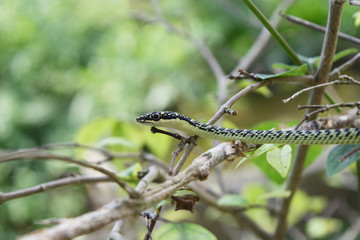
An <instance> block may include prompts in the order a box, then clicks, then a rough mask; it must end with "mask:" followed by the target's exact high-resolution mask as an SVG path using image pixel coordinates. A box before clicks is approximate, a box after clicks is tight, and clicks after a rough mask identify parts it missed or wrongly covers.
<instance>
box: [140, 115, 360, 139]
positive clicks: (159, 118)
mask: <svg viewBox="0 0 360 240" xmlns="http://www.w3.org/2000/svg"><path fill="white" fill-rule="evenodd" d="M136 121H137V122H138V123H140V124H144V125H149V126H154V127H166V128H174V129H178V130H181V131H184V132H186V133H187V134H189V135H198V136H200V137H205V138H211V139H217V140H221V141H235V140H240V141H242V142H246V143H255V144H265V143H274V144H304V145H316V144H360V128H342V129H330V130H278V131H275V130H270V131H266V130H246V129H231V128H222V127H217V126H213V125H207V124H203V123H200V122H198V121H195V120H194V119H191V118H189V117H187V116H185V115H182V114H180V113H176V112H167V111H166V112H151V113H147V114H145V115H142V116H140V117H138V118H136Z"/></svg>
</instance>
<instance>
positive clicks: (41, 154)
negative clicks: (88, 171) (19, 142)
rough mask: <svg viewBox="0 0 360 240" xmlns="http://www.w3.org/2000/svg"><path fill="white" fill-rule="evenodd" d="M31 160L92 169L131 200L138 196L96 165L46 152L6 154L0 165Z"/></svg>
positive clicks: (1, 158) (107, 171) (114, 175)
mask: <svg viewBox="0 0 360 240" xmlns="http://www.w3.org/2000/svg"><path fill="white" fill-rule="evenodd" d="M31 158H35V159H36V158H38V159H43V160H51V159H56V160H61V161H65V162H70V163H75V164H77V165H80V166H83V167H87V168H92V169H94V170H96V171H98V172H101V173H103V174H105V175H106V176H108V177H109V178H110V179H112V180H113V181H114V182H115V183H117V184H118V185H119V186H120V187H121V188H123V189H124V190H125V191H126V192H127V193H128V194H129V196H130V197H131V198H137V197H138V196H139V194H138V193H137V192H136V191H135V190H134V189H133V188H131V187H130V186H128V185H127V184H126V183H125V182H124V181H123V180H121V179H120V178H118V177H117V176H116V174H115V173H113V172H111V171H109V170H107V169H105V168H103V167H100V166H98V165H95V164H92V163H89V162H86V161H80V160H76V159H74V158H71V157H67V156H63V155H58V154H53V153H48V152H44V151H36V152H35V151H29V152H24V151H19V152H14V153H13V154H6V155H3V156H0V163H3V162H9V161H14V160H20V159H31Z"/></svg>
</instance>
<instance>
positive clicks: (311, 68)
mask: <svg viewBox="0 0 360 240" xmlns="http://www.w3.org/2000/svg"><path fill="white" fill-rule="evenodd" d="M244 2H246V3H249V1H244ZM244 2H243V1H235V0H226V1H221V0H213V1H204V0H202V1H190V0H183V1H155V0H154V1H125V0H80V1H68V0H62V1H43V0H37V1H21V0H11V1H10V0H4V1H0V49H1V50H0V151H1V154H3V155H2V157H0V161H1V160H3V159H5V157H4V156H5V155H4V154H6V153H8V152H10V151H12V150H17V149H27V148H36V147H38V146H41V145H48V144H53V143H62V142H76V143H78V144H84V145H86V146H87V147H79V146H61V147H54V148H52V147H50V148H49V149H48V148H46V149H35V151H36V152H37V153H39V154H48V153H49V152H51V154H57V156H60V155H61V156H70V157H71V158H74V159H77V160H81V161H89V162H93V163H96V164H98V163H99V162H101V164H98V165H97V166H104V167H105V166H106V167H109V168H110V169H111V171H113V172H115V173H116V175H115V176H117V177H118V178H119V179H120V180H121V181H124V182H126V183H127V184H128V185H129V186H131V187H133V188H135V187H136V186H137V184H138V182H139V175H141V176H142V174H143V175H146V173H147V170H148V167H149V166H150V165H153V163H154V162H160V164H158V165H157V166H161V167H163V166H164V165H165V166H168V164H170V161H171V158H172V152H174V151H176V149H177V144H178V141H177V140H175V139H173V138H170V137H169V136H166V135H163V134H151V133H150V129H149V128H148V127H145V126H140V125H138V124H137V123H136V121H135V118H136V117H137V116H139V115H140V114H143V113H145V112H150V111H154V110H171V111H177V112H181V113H184V114H186V115H188V116H190V117H192V118H194V119H196V120H199V121H201V122H207V120H209V119H210V118H211V117H212V116H214V114H215V113H216V112H217V111H218V110H219V107H220V106H221V105H222V104H223V103H224V101H227V100H228V99H230V98H231V97H232V96H234V95H235V94H236V93H238V92H239V91H241V90H242V89H244V88H246V87H248V86H250V85H251V84H254V82H255V83H258V84H262V83H265V82H266V83H268V82H269V83H270V82H271V81H273V80H274V79H275V80H274V82H272V83H273V84H272V85H270V84H264V85H263V86H262V87H261V88H258V89H256V91H254V92H253V93H251V94H248V95H246V96H244V97H242V98H240V99H238V101H236V103H235V104H234V105H233V106H230V107H231V110H236V111H237V113H238V115H237V116H231V115H224V116H225V117H224V119H223V121H222V122H220V121H219V122H218V123H217V124H222V125H223V126H225V127H231V128H249V129H271V128H273V127H276V128H286V127H291V126H295V125H296V124H297V123H299V122H300V120H301V119H302V118H303V116H304V114H305V112H304V111H298V110H297V106H298V105H306V104H307V102H308V99H307V98H308V94H307V93H304V94H301V95H300V96H299V97H297V98H295V99H294V100H292V101H290V102H289V103H287V104H284V103H283V102H282V101H281V100H283V99H286V98H288V97H290V96H291V95H292V94H294V93H296V92H297V91H299V90H301V89H303V88H306V87H309V86H310V84H309V82H310V81H303V82H302V83H301V82H300V81H299V82H297V83H295V84H293V83H288V82H286V81H284V82H281V78H284V79H285V78H287V77H304V76H308V75H314V74H315V73H316V71H317V69H318V68H319V64H320V62H321V61H320V55H321V50H322V46H323V39H324V33H320V32H316V31H314V30H312V29H308V28H306V27H303V26H299V25H296V24H294V23H291V22H289V21H286V20H285V19H282V20H281V21H280V23H279V24H278V25H277V26H276V27H275V28H276V29H277V31H278V32H279V33H280V35H281V36H282V38H283V40H284V41H285V42H284V43H281V44H280V45H279V44H278V42H277V41H279V39H280V38H281V37H280V36H278V35H277V36H274V37H270V40H269V42H268V43H267V44H265V45H264V48H263V49H262V51H261V52H260V53H259V54H258V55H257V56H256V57H253V56H249V55H248V54H249V52H248V51H249V49H251V47H252V46H253V44H254V42H255V41H256V39H257V37H258V36H259V34H260V31H261V29H262V27H263V25H262V23H261V22H260V21H259V19H258V18H257V17H256V16H255V15H254V14H253V12H252V11H251V10H250V9H249V8H248V7H247V5H246V4H245V3H244ZM281 2H282V1H280V0H266V1H260V0H257V1H253V3H254V4H255V5H256V6H257V8H258V9H259V10H260V11H261V13H262V14H263V15H264V16H265V17H266V18H268V19H270V18H271V16H272V15H276V14H277V13H274V10H275V9H276V8H277V7H278V4H283V5H284V6H285V3H281ZM284 2H285V1H284ZM283 13H286V14H289V15H294V16H297V17H299V18H303V19H306V20H308V21H310V22H313V23H316V24H319V25H322V26H326V24H327V15H328V3H327V2H326V1H313V0H299V1H294V2H293V3H291V4H290V5H289V7H288V8H287V9H286V8H284V9H283ZM340 31H341V32H343V33H346V34H348V35H351V36H354V37H359V36H360V29H359V9H358V8H357V7H355V6H350V5H349V4H348V3H345V4H344V8H343V10H342V22H341V26H340ZM275 39H277V40H275ZM284 44H285V45H284ZM286 47H291V49H292V50H293V51H294V52H295V53H296V55H293V54H294V52H292V51H291V50H290V49H285V50H284V48H286ZM358 48H359V46H358V45H356V44H354V43H349V42H348V41H346V40H341V39H339V41H338V45H337V48H336V49H337V50H336V53H337V54H336V55H335V56H334V57H333V58H332V60H333V61H334V62H335V63H334V66H333V68H335V67H339V66H341V65H342V64H344V62H346V61H348V60H350V59H352V58H353V57H354V56H355V54H358V50H357V49H358ZM208 50H210V55H209V52H208ZM244 56H246V57H247V58H253V59H254V61H252V63H250V64H249V65H248V66H246V67H245V69H243V70H245V71H246V72H247V73H253V76H254V78H256V79H255V80H256V81H254V79H251V77H249V76H248V77H246V78H245V79H240V80H239V79H236V78H237V77H238V74H239V73H238V72H237V70H238V69H237V68H236V67H235V66H237V64H238V63H239V61H241V60H244V59H243V57H244ZM211 59H214V61H215V62H214V61H212V60H211ZM300 60H301V61H302V62H303V63H304V64H300ZM357 62H358V60H357ZM357 64H358V63H357ZM214 66H217V67H218V68H219V69H220V70H221V71H216V67H214ZM222 74H223V75H224V76H223V78H221V75H222ZM341 74H348V75H349V76H352V77H353V78H354V79H355V80H358V79H359V77H358V76H359V74H360V73H359V71H358V67H352V68H350V69H349V70H348V71H342V72H341ZM227 75H232V76H233V77H234V78H235V79H230V78H227V77H225V76H227ZM336 77H337V76H336ZM279 79H280V80H279ZM335 79H338V78H334V79H330V80H335ZM312 80H314V79H312ZM267 81H268V82H267ZM221 82H222V83H221ZM224 82H225V83H224ZM359 89H360V88H359V86H354V85H345V86H335V87H334V88H333V89H332V90H330V91H327V93H326V94H327V95H326V97H327V98H328V99H330V102H327V100H323V103H324V104H327V103H332V102H331V101H333V102H336V103H339V102H355V101H359ZM221 97H224V99H223V100H221V102H219V100H218V98H220V99H221ZM339 110H341V111H342V113H344V114H345V113H346V111H347V110H348V109H346V108H341V109H340V108H336V110H331V111H329V112H326V113H324V114H323V115H321V116H325V117H328V116H331V115H337V114H339V113H338V112H337V111H339ZM89 146H91V147H96V148H102V149H105V150H106V152H105V153H104V152H101V151H100V152H97V150H96V149H95V150H94V149H92V150H91V149H89ZM213 146H214V144H213V142H212V141H211V140H208V139H199V140H198V141H197V147H196V149H195V150H194V151H192V152H191V154H190V156H189V158H188V160H187V162H186V163H185V165H184V167H183V168H182V169H185V168H186V167H187V166H189V164H190V163H191V161H192V160H193V159H195V158H196V157H197V156H199V155H200V154H201V153H203V152H205V151H207V150H208V149H210V148H212V147H213ZM356 147H358V146H353V145H351V146H347V147H344V146H335V147H334V146H332V149H331V150H330V155H329V158H328V159H327V162H326V158H327V153H328V152H329V151H328V149H329V148H325V147H320V146H311V147H310V149H309V151H308V152H307V155H306V159H305V160H304V168H305V171H306V172H305V173H303V174H302V175H303V178H302V180H301V181H302V182H301V183H300V186H298V187H297V188H296V189H298V190H297V191H296V193H294V194H291V196H293V197H292V200H291V203H290V204H289V205H290V209H289V212H288V214H287V216H288V217H287V222H288V228H287V231H286V238H287V239H298V238H297V237H296V234H299V233H301V235H302V236H304V237H308V238H310V239H315V238H316V239H337V238H339V237H340V236H344V235H345V234H346V233H347V232H351V231H354V229H353V228H352V226H353V225H354V224H355V220H356V219H359V213H358V210H356V211H355V209H358V205H357V204H358V202H359V201H360V200H359V199H357V198H356V197H357V192H356V188H357V187H358V186H357V185H355V182H356V181H353V180H354V179H355V178H356V177H358V175H357V173H356V168H355V162H356V164H358V160H359V158H360V157H359V152H357V153H355V154H353V155H351V156H349V157H348V158H346V159H345V160H344V161H342V162H340V161H338V159H339V158H341V157H343V156H344V155H345V154H346V153H348V152H349V151H351V150H353V149H355V148H356ZM296 149H297V148H296V146H289V145H285V146H277V145H275V146H269V145H263V146H262V147H260V148H258V149H257V150H256V151H252V155H251V153H246V154H247V157H248V159H247V161H242V162H241V164H239V161H241V160H239V159H240V158H238V159H236V160H234V161H233V162H231V163H230V162H229V163H223V164H222V165H220V167H219V169H218V170H219V171H218V173H215V171H212V172H211V173H210V175H209V176H208V179H207V181H205V182H204V184H205V185H206V188H209V189H211V190H212V191H213V193H215V195H216V196H219V197H218V198H216V197H214V198H216V199H214V201H212V202H211V201H207V202H205V201H202V200H203V198H204V197H203V196H202V195H201V194H199V195H200V196H199V197H200V201H199V202H198V201H197V200H196V199H197V195H196V194H195V193H194V192H196V191H195V190H194V192H193V191H192V190H188V192H187V190H181V191H185V193H186V194H185V193H184V192H183V193H182V194H181V193H180V192H178V193H177V195H176V194H175V195H173V197H172V198H165V199H161V200H163V202H161V204H158V205H157V209H158V212H159V215H160V217H162V218H164V219H167V220H170V221H173V222H172V223H166V224H163V223H162V222H161V221H158V222H157V223H156V227H157V226H158V225H159V226H160V227H159V228H156V227H155V230H154V231H153V237H154V238H153V239H155V240H156V239H163V238H164V239H165V238H166V239H169V237H170V236H173V237H174V239H194V238H195V237H196V239H201V238H200V237H199V236H203V237H204V238H203V239H216V238H217V239H236V238H235V236H242V237H243V238H244V239H247V237H249V238H251V237H253V238H255V237H257V238H259V239H266V236H267V234H273V233H274V232H276V229H277V224H278V221H277V217H278V216H279V215H277V214H278V212H276V211H279V209H274V208H275V207H274V206H275V205H276V206H277V207H278V206H279V205H280V203H281V201H282V200H283V199H287V198H288V197H289V196H290V193H291V191H289V189H287V188H286V185H287V182H288V181H289V178H288V176H289V171H291V170H290V169H291V167H292V166H293V164H294V161H296V160H295V159H296V155H297V154H296V151H297V150H296ZM269 150H270V151H269ZM27 151H28V152H27V153H30V152H31V151H33V150H32V149H29V150H27ZM108 152H110V153H114V155H111V156H109V155H107V153H108ZM147 153H149V154H151V156H154V157H156V159H155V160H154V161H153V162H151V161H150V160H149V159H148V158H146V157H144V154H147ZM30 156H31V157H27V158H26V159H21V160H18V161H6V162H0V193H9V192H12V191H16V190H22V189H26V188H30V187H33V186H37V185H40V184H42V183H46V182H50V181H56V180H61V179H64V178H66V177H70V176H80V175H81V176H82V175H86V176H95V175H93V174H94V173H93V172H90V171H87V170H88V169H86V168H85V169H84V168H83V167H80V166H79V165H76V164H74V163H69V162H68V163H66V162H64V161H62V160H61V161H56V160H55V159H57V160H60V159H59V158H56V157H55V158H49V159H47V160H46V161H42V160H45V157H41V156H39V155H30ZM179 156H181V154H180V155H179ZM146 159H147V160H146ZM177 159H179V158H177ZM152 160H153V159H152ZM103 164H104V165H103ZM107 164H108V165H107ZM238 164H239V166H238V167H237V168H236V166H237V165H238ZM358 169H360V167H358ZM96 176H97V177H99V176H100V175H96ZM103 176H104V175H101V177H103ZM157 180H158V183H159V182H162V180H161V179H160V180H159V179H157ZM101 181H111V179H110V180H109V179H102V180H101ZM152 184H154V183H152ZM109 186H110V187H109ZM150 186H151V187H150V188H153V185H150ZM154 186H155V185H154ZM191 186H192V185H191ZM179 191H180V190H179ZM359 196H360V195H359ZM125 197H127V192H126V191H125V190H124V189H122V188H120V187H119V186H117V185H115V184H114V183H112V184H109V183H102V182H100V183H97V184H96V185H95V184H93V183H89V184H75V185H74V186H65V187H62V188H57V189H54V190H49V191H44V192H40V193H39V194H33V195H30V196H26V197H20V198H15V199H11V200H9V201H6V202H2V200H1V196H0V202H2V203H1V204H0V238H1V239H15V238H17V237H19V236H22V235H24V234H26V233H29V232H32V231H34V230H36V229H38V228H42V227H49V225H48V222H46V223H44V222H40V223H39V221H40V220H43V219H52V218H67V217H76V216H79V215H81V214H84V213H86V212H89V211H93V210H95V209H97V208H99V207H101V206H103V205H104V204H106V203H108V202H110V201H111V200H113V199H116V198H125ZM179 198H180V200H179ZM184 199H185V200H189V199H190V200H189V201H190V206H186V207H184V208H181V207H180V209H187V210H189V209H192V207H194V206H195V210H194V213H193V214H191V215H190V214H188V213H187V212H188V211H185V210H182V211H174V210H173V209H172V207H171V204H174V202H176V203H177V204H179V202H181V201H184ZM158 202H159V201H158ZM158 202H157V203H158ZM195 202H196V203H195ZM274 202H275V203H277V204H274ZM193 204H195V205H193ZM154 205H155V204H154ZM154 205H152V206H154ZM232 208H234V209H236V211H235V210H231V211H230V210H229V209H232ZM159 209H160V210H159ZM239 209H240V210H239ZM149 211H150V212H152V211H153V209H150V210H149ZM237 211H239V212H240V214H242V215H241V216H245V217H243V218H242V220H240V221H239V220H238V218H236V216H235V215H236V213H237ZM184 212H186V213H184ZM235 212H236V213H235ZM234 216H235V219H236V220H234ZM139 218H140V217H139ZM245 218H246V219H249V221H252V223H255V224H257V225H258V226H260V227H261V228H263V232H261V233H260V234H259V233H258V232H256V231H255V230H254V229H252V228H249V227H248V225H247V224H244V222H246V221H245V220H244V219H245ZM307 220H309V221H307ZM129 221H133V220H129ZM306 221H307V222H306ZM139 222H140V224H138V223H137V224H131V223H128V225H127V229H126V230H127V233H126V234H125V236H126V237H128V238H129V239H142V238H143V237H144V236H145V233H146V231H147V228H146V226H145V224H144V221H143V219H140V220H139ZM135 225H136V226H135ZM138 226H141V227H138ZM239 226H240V227H239ZM289 229H290V230H289ZM110 232H111V228H109V229H106V230H105V233H103V235H101V236H103V238H106V236H107V234H109V233H110ZM262 233H263V234H262ZM192 234H194V235H192ZM284 234H285V233H284ZM357 234H359V232H358V233H357ZM181 236H186V238H182V237H181Z"/></svg>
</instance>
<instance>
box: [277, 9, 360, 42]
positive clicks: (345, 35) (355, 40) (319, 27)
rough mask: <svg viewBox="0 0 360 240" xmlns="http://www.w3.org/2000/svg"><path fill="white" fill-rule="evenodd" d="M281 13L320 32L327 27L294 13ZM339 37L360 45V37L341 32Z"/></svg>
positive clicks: (287, 18) (288, 18)
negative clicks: (296, 15) (293, 14)
mask: <svg viewBox="0 0 360 240" xmlns="http://www.w3.org/2000/svg"><path fill="white" fill-rule="evenodd" d="M280 15H281V16H282V17H284V18H285V19H286V20H289V21H290V22H293V23H296V24H299V25H302V26H305V27H308V28H311V29H314V30H316V31H319V32H323V33H324V32H325V31H326V28H325V27H323V26H321V25H318V24H316V23H312V22H309V21H307V20H305V19H302V18H298V17H295V16H292V15H287V14H283V13H280ZM339 38H342V39H344V40H346V41H349V42H352V43H355V44H358V45H360V39H359V38H356V37H353V36H351V35H348V34H345V33H341V32H339Z"/></svg>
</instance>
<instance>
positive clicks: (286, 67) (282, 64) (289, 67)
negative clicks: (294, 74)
mask: <svg viewBox="0 0 360 240" xmlns="http://www.w3.org/2000/svg"><path fill="white" fill-rule="evenodd" d="M271 67H272V68H283V69H288V70H290V69H292V68H293V67H294V66H293V65H288V64H285V63H274V64H273V65H272V66H271Z"/></svg>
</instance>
